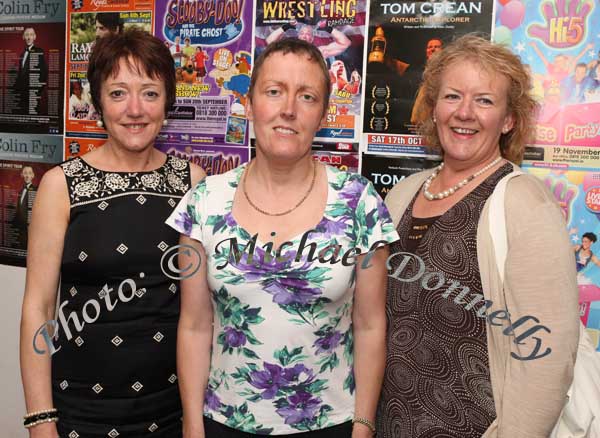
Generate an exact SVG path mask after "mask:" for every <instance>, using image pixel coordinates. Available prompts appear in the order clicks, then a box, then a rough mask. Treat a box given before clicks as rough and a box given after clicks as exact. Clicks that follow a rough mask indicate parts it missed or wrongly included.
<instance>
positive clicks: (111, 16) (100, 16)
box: [96, 12, 123, 33]
mask: <svg viewBox="0 0 600 438" xmlns="http://www.w3.org/2000/svg"><path fill="white" fill-rule="evenodd" d="M96 21H97V22H98V23H100V24H101V25H102V26H104V27H106V28H107V29H108V30H110V31H111V32H117V31H118V33H123V20H121V13H120V12H98V13H97V14H96Z"/></svg>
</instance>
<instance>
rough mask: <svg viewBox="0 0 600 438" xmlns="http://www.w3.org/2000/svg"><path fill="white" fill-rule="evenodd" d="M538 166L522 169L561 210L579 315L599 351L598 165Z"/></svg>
mask: <svg viewBox="0 0 600 438" xmlns="http://www.w3.org/2000/svg"><path fill="white" fill-rule="evenodd" d="M596 162H598V160H596ZM538 165H540V166H544V165H543V164H540V163H535V162H534V163H528V164H525V165H523V168H524V169H525V170H526V171H527V172H528V173H531V174H533V175H535V176H537V177H538V178H540V179H541V180H542V181H544V183H545V185H546V186H547V187H548V188H549V189H550V190H551V191H552V193H553V194H554V196H555V198H556V200H557V202H558V203H559V205H560V207H561V209H562V211H563V214H564V216H565V219H566V223H567V229H568V231H569V236H570V239H571V243H572V250H573V255H574V257H573V263H574V264H575V266H576V268H577V284H578V286H579V315H580V317H581V321H582V322H583V324H584V325H585V326H586V329H587V332H588V334H589V335H590V337H591V339H592V341H593V343H594V346H595V348H596V350H597V351H600V240H599V238H600V172H598V171H597V170H598V166H597V165H596V166H595V167H594V168H585V167H571V166H566V167H565V168H564V169H548V168H544V167H538ZM538 256H540V257H543V256H544V255H543V254H539V255H538Z"/></svg>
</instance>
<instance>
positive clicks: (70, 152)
mask: <svg viewBox="0 0 600 438" xmlns="http://www.w3.org/2000/svg"><path fill="white" fill-rule="evenodd" d="M105 142H106V139H105V138H91V137H65V144H64V150H65V152H64V157H65V160H68V159H69V158H73V157H79V156H81V155H84V154H87V153H88V152H91V151H93V150H94V149H96V148H99V147H100V146H102V145H103V144H104V143H105Z"/></svg>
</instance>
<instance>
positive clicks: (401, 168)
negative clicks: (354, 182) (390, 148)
mask: <svg viewBox="0 0 600 438" xmlns="http://www.w3.org/2000/svg"><path fill="white" fill-rule="evenodd" d="M438 164H440V161H438V160H427V159H425V158H417V157H411V158H405V157H398V156H395V157H394V156H390V157H385V156H382V155H369V154H363V156H362V169H361V175H362V176H364V177H365V178H367V179H368V180H369V181H371V182H372V183H373V185H374V186H375V190H377V193H379V196H381V197H382V198H384V199H385V197H386V196H387V194H388V192H389V191H390V190H391V189H392V187H394V186H395V185H396V184H398V183H399V182H400V181H402V180H403V179H404V178H406V177H407V176H409V175H412V174H413V173H417V172H420V171H422V170H425V169H430V168H432V167H435V166H437V165H438Z"/></svg>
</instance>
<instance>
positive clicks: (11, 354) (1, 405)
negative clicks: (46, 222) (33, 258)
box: [0, 265, 27, 438]
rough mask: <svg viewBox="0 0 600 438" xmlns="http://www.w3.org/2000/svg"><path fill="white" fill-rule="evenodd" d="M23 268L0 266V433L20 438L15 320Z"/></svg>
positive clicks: (20, 400)
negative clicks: (0, 297) (0, 298)
mask: <svg viewBox="0 0 600 438" xmlns="http://www.w3.org/2000/svg"><path fill="white" fill-rule="evenodd" d="M24 288H25V269H24V268H15V267H12V266H5V265H0V290H1V291H2V295H1V296H2V304H1V307H0V315H1V316H0V344H1V345H2V351H1V352H0V394H2V396H1V397H0V436H2V437H3V438H24V437H26V436H27V433H26V431H25V428H24V427H23V415H24V414H25V401H24V400H23V390H22V388H21V373H20V371H19V321H20V319H21V302H22V301H23V289H24Z"/></svg>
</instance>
